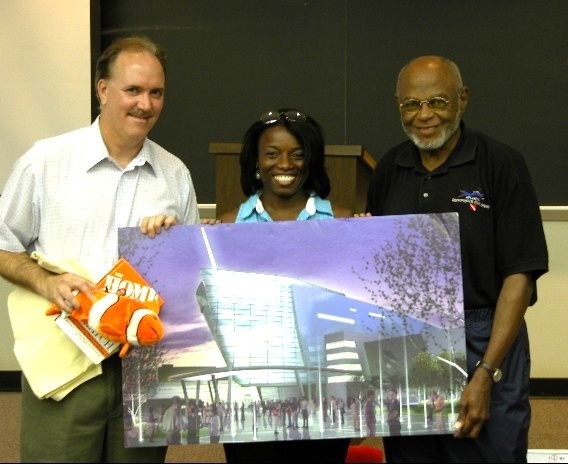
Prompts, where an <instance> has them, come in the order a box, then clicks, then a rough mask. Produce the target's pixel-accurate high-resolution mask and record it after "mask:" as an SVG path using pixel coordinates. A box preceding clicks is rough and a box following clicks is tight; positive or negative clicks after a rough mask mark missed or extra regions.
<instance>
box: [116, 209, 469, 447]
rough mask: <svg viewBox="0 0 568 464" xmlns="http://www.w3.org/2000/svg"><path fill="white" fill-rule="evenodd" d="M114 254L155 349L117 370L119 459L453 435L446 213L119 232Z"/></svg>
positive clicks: (454, 266)
mask: <svg viewBox="0 0 568 464" xmlns="http://www.w3.org/2000/svg"><path fill="white" fill-rule="evenodd" d="M119 244H120V254H121V255H122V256H124V257H125V258H126V259H127V260H128V261H129V262H130V263H131V264H132V265H133V266H134V267H135V268H136V270H137V271H138V272H139V273H140V274H141V275H142V276H143V277H144V278H145V279H146V280H147V281H148V282H149V284H150V285H151V286H152V287H153V288H154V289H155V290H156V291H157V292H158V293H159V295H160V296H161V297H162V299H163V300H164V305H163V306H162V309H161V312H160V318H161V320H162V322H163V324H164V328H165V336H164V339H163V340H162V341H161V342H160V343H159V344H157V345H154V346H152V347H145V348H133V349H132V350H131V351H130V352H129V354H128V355H127V356H126V357H125V358H124V362H123V392H124V408H125V412H126V414H125V422H126V423H125V426H126V427H125V430H126V432H125V434H126V435H125V440H126V443H127V446H129V447H134V446H162V445H164V444H166V443H178V444H197V443H212V442H213V443H214V442H217V441H218V442H220V443H225V442H247V441H274V440H302V439H332V438H338V437H366V436H369V435H373V434H374V435H376V436H388V435H391V434H402V435H416V434H449V433H453V432H452V424H453V421H454V420H455V417H456V411H455V409H456V408H457V400H458V399H459V396H460V393H461V390H462V389H463V386H464V385H465V381H466V372H465V369H466V358H465V334H464V318H463V294H462V275H461V255H460V248H459V223H458V216H457V214H455V213H447V214H424V215H401V216H384V217H368V218H352V219H336V220H329V221H289V222H274V223H261V224H217V225H194V226H175V227H173V228H171V229H170V230H169V231H164V232H162V233H161V234H159V235H158V236H156V237H155V238H153V239H152V238H149V237H147V236H143V235H141V234H140V233H139V231H138V229H137V228H124V229H120V231H119ZM174 398H175V400H174ZM373 422H374V424H373ZM217 430H218V433H217Z"/></svg>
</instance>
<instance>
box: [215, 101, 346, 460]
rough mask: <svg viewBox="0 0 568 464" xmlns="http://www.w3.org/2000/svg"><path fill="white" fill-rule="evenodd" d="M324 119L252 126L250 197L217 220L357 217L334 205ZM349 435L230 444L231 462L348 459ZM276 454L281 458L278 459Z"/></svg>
mask: <svg viewBox="0 0 568 464" xmlns="http://www.w3.org/2000/svg"><path fill="white" fill-rule="evenodd" d="M324 161H325V151H324V138H323V134H322V130H321V128H320V126H319V124H318V123H317V122H316V121H315V120H314V119H313V118H311V117H310V116H308V115H307V114H305V113H304V112H302V111H298V110H293V109H286V108H283V109H280V110H278V111H267V112H266V113H263V114H262V115H261V116H260V119H259V120H258V121H256V122H255V123H254V124H252V125H251V126H250V127H249V129H248V130H247V131H246V133H245V136H244V141H243V147H242V151H241V154H240V158H239V162H240V165H241V188H242V190H243V193H244V194H245V195H246V196H247V197H248V199H247V200H246V201H245V202H243V203H242V204H241V205H240V207H239V208H237V209H235V210H233V211H229V212H228V213H225V214H223V215H221V216H220V217H219V218H218V219H217V220H216V221H214V222H267V221H305V220H311V219H333V218H334V217H336V218H337V217H352V216H353V214H352V212H351V211H349V210H348V209H346V208H342V207H339V206H336V205H332V204H331V202H330V201H329V200H327V199H326V198H327V196H328V195H329V192H330V182H329V177H328V175H327V172H326V170H325V163H324ZM349 445H350V439H349V438H338V439H333V440H292V441H286V442H281V441H279V442H254V443H224V444H223V446H224V450H225V456H226V460H227V462H228V463H256V462H259V463H260V462H266V461H267V460H269V461H271V462H278V463H280V462H282V463H284V462H305V461H306V460H307V461H313V460H317V462H336V463H343V462H345V456H346V454H347V449H348V447H349ZM275 459H276V460H275Z"/></svg>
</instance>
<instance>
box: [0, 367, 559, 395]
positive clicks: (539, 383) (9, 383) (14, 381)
mask: <svg viewBox="0 0 568 464" xmlns="http://www.w3.org/2000/svg"><path fill="white" fill-rule="evenodd" d="M21 375H22V373H21V371H0V392H20V391H22V388H21V382H20V381H21V377H20V376H21ZM530 390H531V394H530V396H531V397H568V378H542V379H531V384H530Z"/></svg>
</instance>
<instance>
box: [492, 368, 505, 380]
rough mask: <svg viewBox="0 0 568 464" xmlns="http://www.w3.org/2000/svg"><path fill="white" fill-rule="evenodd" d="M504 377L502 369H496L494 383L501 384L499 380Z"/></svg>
mask: <svg viewBox="0 0 568 464" xmlns="http://www.w3.org/2000/svg"><path fill="white" fill-rule="evenodd" d="M502 376H503V373H502V372H501V369H495V372H493V381H494V382H499V380H501V377H502Z"/></svg>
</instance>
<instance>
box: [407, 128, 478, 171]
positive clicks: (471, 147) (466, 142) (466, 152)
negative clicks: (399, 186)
mask: <svg viewBox="0 0 568 464" xmlns="http://www.w3.org/2000/svg"><path fill="white" fill-rule="evenodd" d="M460 129H461V134H460V139H459V140H458V143H457V144H456V147H455V148H454V151H452V153H451V154H450V156H449V158H448V160H447V161H446V164H447V166H459V165H461V164H465V163H468V162H470V161H472V160H474V159H475V149H476V148H477V137H476V135H475V132H474V131H473V130H471V129H470V128H469V127H467V126H466V124H465V122H463V121H461V122H460ZM396 164H398V165H399V166H403V167H407V168H411V167H414V168H421V167H422V163H421V162H420V154H419V153H418V148H416V145H414V143H412V142H408V143H407V145H406V147H405V148H404V150H403V151H402V152H401V153H400V155H399V156H398V158H397V160H396Z"/></svg>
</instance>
